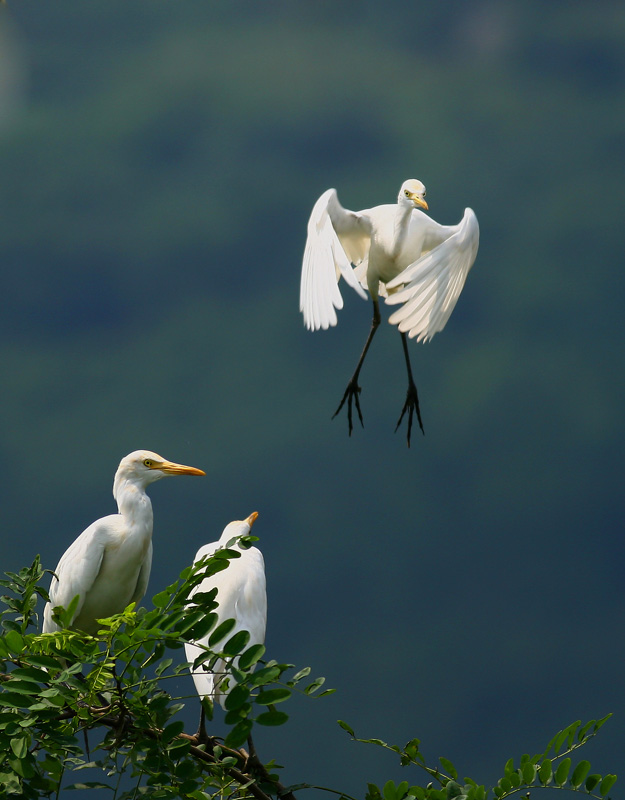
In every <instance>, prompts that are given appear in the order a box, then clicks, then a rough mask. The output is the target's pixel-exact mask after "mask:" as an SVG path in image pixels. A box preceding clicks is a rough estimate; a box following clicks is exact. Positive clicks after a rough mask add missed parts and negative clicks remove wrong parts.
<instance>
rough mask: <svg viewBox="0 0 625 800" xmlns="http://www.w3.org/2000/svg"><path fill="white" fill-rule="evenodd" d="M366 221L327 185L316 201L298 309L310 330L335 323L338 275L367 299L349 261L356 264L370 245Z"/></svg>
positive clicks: (339, 299) (339, 304) (339, 305)
mask: <svg viewBox="0 0 625 800" xmlns="http://www.w3.org/2000/svg"><path fill="white" fill-rule="evenodd" d="M369 240H370V232H369V223H368V221H367V219H365V218H364V217H362V216H361V215H360V214H358V213H356V212H354V211H348V210H347V209H345V208H343V206H342V205H341V204H340V203H339V200H338V197H337V194H336V190H335V189H328V190H327V191H326V192H324V193H323V194H322V195H321V197H320V198H319V199H318V200H317V202H316V203H315V205H314V207H313V210H312V213H311V215H310V219H309V220H308V238H307V240H306V248H305V250H304V260H303V262H302V278H301V283H300V304H299V307H300V311H301V312H302V314H303V315H304V324H305V325H306V327H307V328H308V329H309V330H313V331H315V330H318V329H319V328H323V329H324V330H325V329H327V328H329V327H330V326H331V325H336V322H337V319H336V311H335V309H336V308H343V298H342V297H341V292H340V290H339V287H338V281H339V278H340V277H341V276H343V278H345V281H346V282H347V283H348V284H349V285H350V286H351V287H352V289H354V290H355V291H356V292H358V294H359V295H360V296H361V297H362V298H363V299H366V297H367V295H366V293H365V290H364V289H363V288H362V286H361V285H360V283H359V281H358V279H357V277H356V275H355V274H354V269H353V267H352V264H351V263H350V262H353V263H354V264H359V263H360V262H361V261H362V260H363V258H364V257H365V255H366V253H367V251H368V249H369Z"/></svg>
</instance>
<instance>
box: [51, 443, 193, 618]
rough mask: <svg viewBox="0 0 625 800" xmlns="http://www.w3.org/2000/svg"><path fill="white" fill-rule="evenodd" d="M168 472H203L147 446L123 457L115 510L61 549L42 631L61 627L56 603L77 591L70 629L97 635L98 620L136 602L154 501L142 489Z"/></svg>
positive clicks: (142, 588)
mask: <svg viewBox="0 0 625 800" xmlns="http://www.w3.org/2000/svg"><path fill="white" fill-rule="evenodd" d="M166 475H204V472H203V471H202V470H199V469H195V467H186V466H184V465H182V464H174V463H173V462H171V461H166V460H165V459H163V458H161V456H158V455H157V454H156V453H152V452H151V451H149V450H137V451H135V452H134V453H130V455H128V456H126V457H125V458H123V459H122V461H121V463H120V465H119V468H118V470H117V472H116V474H115V480H114V483H113V496H114V497H115V500H116V501H117V506H118V510H119V513H117V514H111V515H109V516H107V517H102V519H99V520H96V522H93V523H92V524H91V525H89V527H88V528H87V529H86V530H84V531H83V532H82V533H81V534H80V536H79V537H78V538H77V539H76V540H75V541H74V542H73V543H72V544H71V545H70V546H69V547H68V549H67V550H66V551H65V553H64V554H63V556H62V557H61V560H60V561H59V563H58V566H57V568H56V570H55V576H56V577H53V578H52V583H51V585H50V602H49V603H47V604H46V607H45V609H44V623H43V630H44V633H50V632H52V631H56V630H59V625H58V624H57V623H56V622H55V621H54V620H53V619H52V610H53V608H54V607H55V606H63V608H67V607H68V606H69V604H70V603H71V601H72V600H73V599H74V597H76V596H77V595H78V597H79V600H78V605H77V607H76V611H75V613H74V617H73V619H72V627H73V628H76V629H78V630H82V631H85V632H86V633H91V634H95V633H96V632H97V630H98V628H99V625H98V623H97V620H98V619H103V618H105V617H110V616H112V615H113V614H119V613H120V612H121V611H123V610H124V609H125V608H126V606H128V605H129V604H130V603H133V602H135V603H138V602H139V600H141V598H142V597H143V595H144V594H145V592H146V589H147V586H148V580H149V577H150V570H151V567H152V526H153V513H152V503H151V501H150V498H149V497H148V496H147V494H146V492H145V489H146V487H147V486H148V485H149V484H150V483H152V482H153V481H155V480H158V479H159V478H163V477H165V476H166Z"/></svg>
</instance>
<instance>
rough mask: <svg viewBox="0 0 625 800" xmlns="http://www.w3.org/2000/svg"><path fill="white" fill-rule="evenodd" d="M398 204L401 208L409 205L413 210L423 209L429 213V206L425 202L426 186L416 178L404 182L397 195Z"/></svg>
mask: <svg viewBox="0 0 625 800" xmlns="http://www.w3.org/2000/svg"><path fill="white" fill-rule="evenodd" d="M397 202H398V204H399V205H400V206H406V205H409V206H410V207H411V208H423V209H425V211H427V210H428V204H427V203H426V202H425V186H424V185H423V184H422V183H421V181H418V180H416V179H415V178H410V179H409V180H407V181H404V182H403V183H402V185H401V189H400V190H399V194H398V195H397Z"/></svg>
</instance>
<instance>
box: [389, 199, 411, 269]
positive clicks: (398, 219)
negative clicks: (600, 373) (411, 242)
mask: <svg viewBox="0 0 625 800" xmlns="http://www.w3.org/2000/svg"><path fill="white" fill-rule="evenodd" d="M411 215H412V208H411V207H410V206H408V205H403V204H402V203H398V204H397V212H396V214H395V236H394V240H393V241H394V247H393V253H392V256H393V257H396V256H398V255H399V253H400V252H401V249H402V247H403V245H404V241H405V239H406V234H407V233H408V227H409V224H410V217H411Z"/></svg>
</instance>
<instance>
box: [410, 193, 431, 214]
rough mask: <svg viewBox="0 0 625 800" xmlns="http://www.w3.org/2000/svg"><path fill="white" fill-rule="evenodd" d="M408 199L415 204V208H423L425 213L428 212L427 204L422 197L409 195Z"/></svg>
mask: <svg viewBox="0 0 625 800" xmlns="http://www.w3.org/2000/svg"><path fill="white" fill-rule="evenodd" d="M410 199H411V200H412V202H413V203H414V204H415V206H421V208H424V209H425V210H426V211H427V210H428V204H427V203H426V202H425V200H424V199H423V198H422V197H419V195H418V194H412V195H410Z"/></svg>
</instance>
